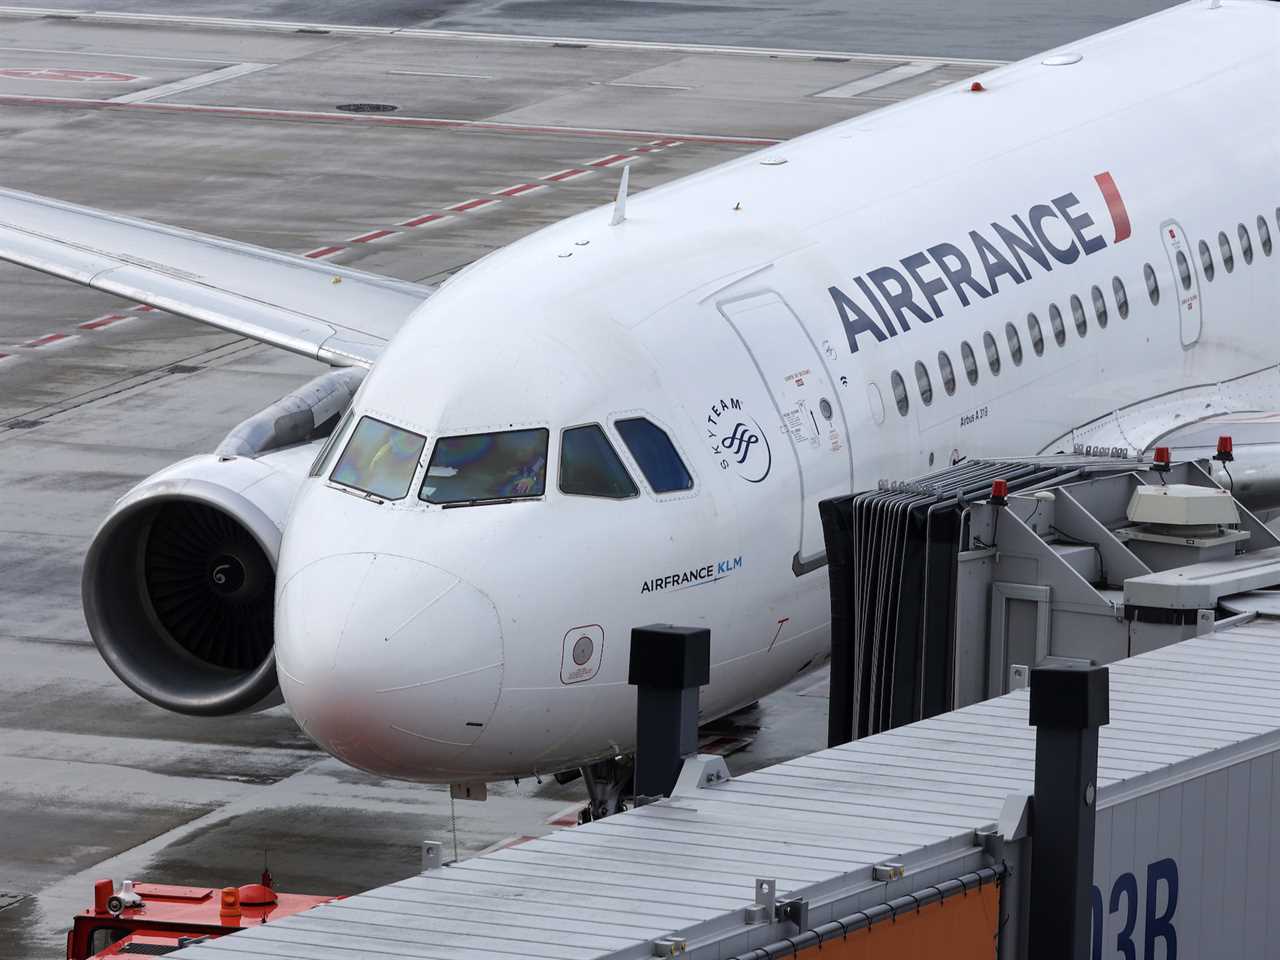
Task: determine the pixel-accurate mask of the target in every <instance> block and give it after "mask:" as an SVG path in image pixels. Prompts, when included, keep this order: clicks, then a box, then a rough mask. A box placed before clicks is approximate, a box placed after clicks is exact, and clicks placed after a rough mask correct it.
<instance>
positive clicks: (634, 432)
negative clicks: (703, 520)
mask: <svg viewBox="0 0 1280 960" xmlns="http://www.w3.org/2000/svg"><path fill="white" fill-rule="evenodd" d="M614 426H615V427H616V428H617V430H618V434H619V435H620V436H621V437H622V442H623V443H625V444H626V445H627V449H628V450H630V451H631V456H633V457H635V458H636V463H638V464H639V465H640V469H641V471H642V472H643V473H644V478H645V479H646V480H648V481H649V486H650V487H652V488H653V492H654V493H674V492H675V491H677V490H689V489H691V488H692V487H693V477H691V476H690V475H689V470H688V468H687V467H685V465H684V461H683V460H681V459H680V454H678V453H676V448H675V446H674V445H673V444H672V443H671V438H670V437H668V436H667V434H666V431H664V430H663V429H662V428H661V427H659V426H658V425H657V424H656V423H653V422H652V421H650V420H646V419H644V417H633V418H631V419H629V420H619V421H617V422H616V423H615V424H614Z"/></svg>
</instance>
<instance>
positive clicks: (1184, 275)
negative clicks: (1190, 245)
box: [1173, 250, 1191, 290]
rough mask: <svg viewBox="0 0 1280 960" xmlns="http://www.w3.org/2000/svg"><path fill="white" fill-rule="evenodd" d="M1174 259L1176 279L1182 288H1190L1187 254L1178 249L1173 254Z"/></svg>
mask: <svg viewBox="0 0 1280 960" xmlns="http://www.w3.org/2000/svg"><path fill="white" fill-rule="evenodd" d="M1173 259H1174V260H1176V261H1177V263H1178V280H1179V281H1180V282H1181V283H1182V289H1183V290H1190V289H1191V264H1189V263H1187V255H1186V254H1185V253H1183V252H1182V251H1181V250H1179V251H1178V252H1177V253H1176V254H1175V255H1174V258H1173Z"/></svg>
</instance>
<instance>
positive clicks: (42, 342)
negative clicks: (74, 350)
mask: <svg viewBox="0 0 1280 960" xmlns="http://www.w3.org/2000/svg"><path fill="white" fill-rule="evenodd" d="M74 339H75V334H73V333H46V334H45V335H44V336H43V337H36V338H35V339H34V340H28V341H27V342H26V343H23V344H19V346H23V347H28V348H30V349H32V350H38V349H39V348H40V347H47V346H49V345H50V344H54V343H61V342H62V341H64V340H74Z"/></svg>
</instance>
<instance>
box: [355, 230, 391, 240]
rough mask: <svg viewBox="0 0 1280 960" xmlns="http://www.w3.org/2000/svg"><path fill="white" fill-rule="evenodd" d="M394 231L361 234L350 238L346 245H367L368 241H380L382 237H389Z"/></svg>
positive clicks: (373, 231) (375, 231)
mask: <svg viewBox="0 0 1280 960" xmlns="http://www.w3.org/2000/svg"><path fill="white" fill-rule="evenodd" d="M395 232H396V231H395V230H372V231H370V232H369V233H362V234H360V236H358V237H352V238H351V239H350V240H348V241H347V243H368V242H369V241H370V240H381V239H382V238H383V237H389V236H391V235H392V234H393V233H395Z"/></svg>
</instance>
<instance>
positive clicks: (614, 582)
mask: <svg viewBox="0 0 1280 960" xmlns="http://www.w3.org/2000/svg"><path fill="white" fill-rule="evenodd" d="M1077 55H1078V58H1077ZM981 86H982V89H981V90H972V89H970V87H969V85H968V84H967V83H966V84H964V85H962V86H957V87H950V88H945V89H941V90H939V91H937V92H935V93H933V94H930V95H928V96H926V97H923V98H920V99H918V100H914V101H911V102H909V103H906V104H903V105H900V106H897V107H893V108H889V109H885V110H881V111H878V112H875V113H873V114H870V115H868V116H865V117H861V118H858V119H855V120H852V121H848V122H846V123H842V124H839V125H837V126H834V127H830V128H827V129H825V130H822V131H819V132H817V133H814V134H811V135H808V136H805V137H802V138H799V139H797V140H795V141H791V142H789V143H785V144H782V145H780V146H778V147H776V148H772V149H769V150H766V151H763V152H762V153H759V154H755V155H752V156H749V157H744V158H742V159H739V160H736V161H733V162H731V163H729V164H726V165H723V166H721V167H718V168H716V169H714V170H710V171H707V172H704V173H700V174H697V175H695V176H692V177H688V178H685V179H683V180H680V181H678V182H675V183H672V184H669V185H667V186H664V187H660V188H658V189H654V190H650V191H648V192H645V193H642V194H639V195H637V196H635V197H632V198H631V199H630V201H629V203H628V205H627V209H626V219H625V220H624V221H623V222H622V223H620V224H617V225H611V224H610V219H611V211H610V210H609V209H608V208H605V209H599V210H593V211H590V212H587V213H584V214H582V215H579V216H576V217H573V218H571V219H569V220H566V221H564V222H562V223H559V224H556V225H554V226H552V227H549V228H547V229H544V230H542V231H539V232H538V233H536V234H533V235H531V236H530V237H528V238H525V239H524V240H521V241H519V242H517V243H515V244H512V245H511V246H509V247H507V248H505V249H503V250H501V251H498V252H496V253H494V254H491V255H490V256H488V257H486V258H485V259H483V260H481V261H480V262H478V263H476V264H474V265H473V266H472V267H470V268H468V269H467V270H465V271H464V272H462V273H461V274H459V275H458V276H456V277H454V278H453V279H451V280H450V281H449V282H448V283H446V284H445V285H444V286H443V287H442V288H441V290H440V291H439V292H438V293H437V294H436V295H435V296H434V297H433V298H432V299H431V300H429V301H428V302H427V303H426V304H425V305H424V306H423V307H422V309H421V310H420V311H419V312H418V313H417V314H416V315H415V316H414V317H413V318H412V319H411V320H410V322H409V323H408V324H407V325H406V326H405V327H404V328H403V330H402V331H401V332H400V333H399V334H398V335H397V337H396V338H395V340H394V341H393V342H392V343H391V345H390V346H389V348H388V350H387V351H386V353H385V354H384V356H383V357H382V358H381V359H380V361H379V362H378V363H377V365H376V366H375V368H374V369H373V370H372V372H371V373H370V375H369V376H368V377H367V379H366V381H365V383H364V386H363V387H362V389H361V391H360V393H359V394H358V395H357V397H356V398H355V401H354V402H353V405H352V415H351V417H350V419H349V420H348V421H346V422H345V423H344V424H343V425H342V426H341V427H339V430H338V432H337V434H336V435H335V443H334V444H333V445H332V449H331V451H330V452H329V454H328V456H327V458H326V459H324V460H322V461H321V463H320V466H321V467H322V468H323V469H321V470H320V471H319V475H318V476H316V477H313V478H312V479H309V480H308V481H306V482H305V483H304V485H303V488H302V490H301V492H300V493H299V495H298V497H297V499H296V501H295V503H294V506H293V509H292V513H291V515H290V518H289V521H288V524H287V527H286V532H285V537H284V544H283V548H282V554H281V558H280V566H279V575H278V588H277V626H276V657H277V665H278V669H279V673H280V680H281V685H282V689H283V692H284V694H285V697H286V700H287V701H288V702H289V704H290V706H291V707H292V708H293V710H294V713H295V715H296V716H297V717H298V719H299V722H300V723H301V724H302V726H303V728H304V729H305V730H306V731H307V732H308V733H309V734H310V735H311V736H312V737H314V738H315V739H316V740H317V741H318V742H320V743H321V744H322V745H323V746H325V747H326V749H329V750H330V751H331V752H333V753H334V754H335V755H337V756H339V757H340V758H342V759H344V760H346V761H348V762H350V763H352V764H354V765H356V766H360V767H363V768H366V769H370V770H374V771H376V772H379V773H383V774H387V775H391V776H398V777H403V778H406V779H418V780H439V781H448V780H464V779H495V778H498V777H503V776H522V775H528V774H532V773H538V772H543V773H545V772H554V771H558V770H562V769H566V768H569V767H573V766H577V765H580V764H582V763H583V762H586V761H588V760H591V759H596V758H600V757H604V756H610V755H613V754H617V753H620V752H624V751H627V750H628V749H630V748H631V746H632V745H633V743H634V699H633V695H632V692H631V688H629V687H628V685H627V682H626V680H627V667H628V660H629V656H630V631H631V628H633V627H635V626H641V625H644V624H648V623H653V622H665V623H677V624H682V625H705V626H708V627H710V629H711V634H712V661H713V663H712V671H711V683H710V685H709V686H708V687H706V688H704V689H703V691H702V699H701V705H702V711H703V713H704V715H705V716H708V717H710V716H715V715H720V714H724V713H726V712H728V711H730V710H733V709H736V708H737V707H740V706H742V705H744V704H747V703H750V702H751V701H753V700H755V699H757V698H759V697H760V696H762V695H764V694H766V693H768V692H769V691H771V690H773V689H776V688H777V687H778V686H780V685H782V684H783V683H785V682H787V681H788V680H789V679H791V678H793V677H794V676H796V675H797V674H798V673H801V672H803V671H804V670H806V669H808V668H811V667H813V666H814V665H816V664H818V663H820V662H822V659H823V658H824V657H825V655H826V653H827V651H828V648H829V642H830V630H829V609H828V586H827V574H826V569H825V567H824V565H823V562H824V549H823V542H822V531H821V525H820V523H819V520H818V512H817V503H818V502H819V501H820V500H822V499H824V498H826V497H830V496H835V495H839V494H842V493H847V492H849V491H851V490H857V489H865V488H867V487H872V486H874V485H875V484H876V483H877V482H878V481H879V480H881V479H904V478H906V477H909V476H913V475H918V474H921V473H925V472H928V471H929V470H930V469H937V468H941V467H942V466H945V465H947V464H949V463H951V462H954V461H955V460H957V459H958V458H961V457H973V456H994V455H1026V454H1032V453H1037V452H1040V451H1041V450H1042V448H1044V447H1045V445H1046V444H1048V443H1049V442H1050V441H1051V440H1052V439H1053V438H1055V437H1057V436H1059V435H1061V434H1063V433H1064V432H1066V431H1068V430H1069V429H1070V428H1071V427H1073V426H1074V425H1077V424H1080V423H1083V422H1085V421H1088V420H1091V419H1093V418H1095V417H1097V416H1100V415H1102V414H1105V413H1106V412H1108V411H1110V410H1113V409H1116V408H1118V407H1120V406H1124V405H1126V404H1129V403H1133V402H1136V401H1138V400H1141V399H1143V398H1147V397H1151V396H1155V395H1158V394H1161V393H1164V392H1167V391H1170V390H1174V389H1179V388H1182V387H1185V386H1188V385H1190V384H1199V383H1213V382H1217V381H1221V380H1225V379H1229V378H1231V377H1235V376H1239V375H1241V374H1244V373H1248V372H1250V371H1253V370H1258V369H1260V368H1262V367H1265V366H1267V365H1269V364H1274V363H1276V362H1277V360H1278V359H1280V349H1278V348H1277V346H1276V341H1275V339H1274V337H1273V335H1272V326H1273V324H1274V318H1275V310H1276V305H1277V304H1280V250H1276V249H1274V247H1275V245H1277V244H1280V236H1278V234H1280V224H1278V223H1277V215H1278V213H1280V211H1278V210H1277V205H1278V204H1280V174H1278V173H1277V171H1280V124H1278V123H1277V120H1276V118H1277V116H1280V94H1277V90H1278V89H1280V4H1275V3H1269V2H1263V0H1227V2H1225V3H1223V4H1222V5H1221V6H1220V7H1213V8H1211V7H1210V5H1209V4H1207V3H1203V2H1196V3H1192V4H1187V5H1185V6H1183V7H1179V8H1176V9H1174V10H1172V11H1169V12H1166V13H1164V14H1160V15H1157V16H1154V17H1150V18H1147V19H1145V20H1142V21H1138V22H1136V23H1134V24H1130V25H1128V26H1125V27H1122V28H1119V29H1116V30H1113V31H1110V32H1108V33H1106V34H1102V35H1100V36H1098V37H1094V38H1091V39H1089V40H1085V41H1081V42H1080V43H1078V44H1073V45H1071V46H1069V47H1067V48H1064V49H1063V50H1061V51H1056V52H1055V54H1054V55H1042V56H1039V57H1035V58H1032V59H1031V60H1028V61H1025V62H1023V63H1020V64H1014V65H1011V66H1009V67H1005V68H1001V69H998V70H995V71H993V72H991V73H989V74H986V75H984V76H983V77H982V78H981ZM1219 234H1222V238H1221V239H1220V237H1219ZM1202 240H1203V241H1204V242H1205V244H1206V250H1207V253H1208V257H1209V259H1208V260H1207V261H1206V260H1205V259H1203V254H1202V252H1201V250H1200V242H1201V241H1202ZM1224 243H1225V245H1226V246H1225V247H1224V246H1223V244H1224ZM1246 245H1247V250H1248V252H1247V253H1246ZM1228 250H1229V252H1230V259H1231V261H1232V265H1231V267H1230V268H1228V266H1227V265H1226V263H1225V260H1226V257H1225V253H1226V252H1227V251H1228ZM1180 252H1181V253H1182V255H1183V256H1184V257H1185V258H1186V260H1185V263H1186V269H1185V271H1184V270H1183V267H1182V261H1181V260H1180V258H1179V253H1180ZM1207 264H1211V265H1212V266H1211V268H1210V266H1208V265H1207ZM1210 269H1212V270H1213V273H1214V276H1213V278H1212V279H1210V278H1209V270H1210ZM1148 276H1151V277H1153V278H1154V286H1155V287H1156V289H1157V291H1158V292H1157V293H1156V294H1155V295H1153V294H1151V293H1149V279H1148ZM1029 315H1031V316H1033V317H1034V319H1031V317H1029ZM1055 318H1057V319H1055ZM1037 331H1038V332H1037ZM970 352H971V354H970ZM899 378H901V380H899ZM362 418H370V419H371V420H374V421H377V422H379V423H382V424H387V425H390V427H392V428H395V429H396V430H398V431H401V432H402V433H401V434H399V436H401V437H402V438H408V439H407V440H404V441H403V442H404V443H406V444H407V446H406V447H405V449H404V450H403V451H401V452H402V453H403V454H404V457H405V459H406V462H409V461H411V463H410V464H409V466H407V467H405V469H406V470H409V471H410V472H411V477H410V479H408V480H407V481H406V483H405V484H404V486H403V490H404V492H403V494H402V495H399V496H393V495H391V494H399V493H400V488H399V487H397V488H396V489H395V490H393V491H391V492H390V493H388V492H387V491H385V490H384V491H382V492H381V493H380V494H377V495H374V494H369V493H368V492H367V491H364V492H362V491H361V490H360V489H359V488H357V487H353V486H352V485H351V484H350V483H344V482H341V481H340V480H335V477H336V476H337V474H336V473H335V472H334V471H335V469H336V468H335V463H336V464H339V466H340V465H341V460H340V457H341V456H343V451H344V449H345V448H346V446H347V445H348V444H349V443H350V438H351V436H352V433H353V431H355V430H356V429H357V428H358V425H359V423H360V422H361V419H362ZM637 423H640V425H641V426H640V427H637V426H636V424H637ZM620 425H621V426H620ZM589 427H598V428H599V429H598V431H596V430H579V428H589ZM641 428H642V431H643V432H642V435H639V434H637V432H636V431H638V430H641ZM655 428H656V430H657V431H658V432H659V433H661V434H664V435H665V437H666V438H667V440H668V441H669V449H667V448H666V447H665V446H664V445H663V443H662V441H661V439H660V438H658V439H656V440H655V439H654V437H656V434H655V433H654V429H655ZM574 430H579V432H577V433H573V434H572V436H567V434H566V431H574ZM540 431H545V434H542V433H540ZM498 434H509V435H515V434H518V436H517V437H516V438H515V440H512V441H511V442H512V443H516V442H517V441H518V443H519V444H521V445H522V446H520V451H521V452H520V456H522V457H523V458H524V460H523V461H522V463H521V468H522V470H523V471H524V473H523V474H522V475H521V477H520V478H517V479H516V480H515V481H514V482H513V483H512V484H511V485H510V487H509V488H504V489H505V492H504V493H502V495H498V494H493V495H490V496H484V497H478V498H476V499H475V500H470V501H456V500H455V501H454V502H451V503H445V502H439V498H438V496H437V495H436V494H433V493H432V491H436V490H437V489H446V490H447V489H448V486H447V485H448V484H449V483H453V482H456V481H455V477H456V476H457V475H458V470H459V469H461V470H463V471H464V472H465V470H467V469H470V467H469V465H467V464H465V463H464V461H461V460H458V461H450V462H451V463H452V462H457V463H464V466H462V467H460V468H459V467H453V466H450V467H445V466H441V464H443V463H444V461H443V460H439V459H436V460H433V459H432V458H433V456H435V451H437V450H438V449H445V448H447V449H449V450H454V451H455V454H456V451H457V450H459V449H463V448H465V447H466V446H467V444H468V443H469V442H470V441H468V440H466V439H465V438H483V443H482V444H481V445H483V444H489V446H486V447H485V450H489V449H490V448H491V447H492V445H493V443H494V442H497V443H498V445H499V446H501V444H502V443H505V442H506V440H502V439H499V440H497V441H494V438H495V437H497V435H498ZM601 436H603V438H604V439H605V440H606V441H607V445H608V447H609V448H611V449H612V450H613V451H614V452H615V453H616V457H617V459H618V461H619V462H620V463H621V465H622V468H623V470H624V473H625V477H626V479H627V480H629V481H630V484H631V485H630V486H628V485H627V483H626V482H625V481H624V480H623V479H622V477H621V475H619V476H615V478H614V479H615V481H616V482H615V483H614V486H612V487H606V486H603V485H601V486H597V487H593V486H591V484H592V483H596V484H603V481H600V480H599V477H598V476H594V475H593V479H591V480H590V481H589V482H588V483H587V484H586V487H585V488H584V487H583V486H582V484H581V482H580V481H579V480H577V479H574V480H573V481H572V482H567V481H566V473H565V470H566V469H567V467H566V464H565V463H562V459H565V458H566V457H568V458H569V459H573V458H576V457H577V456H578V453H577V451H578V450H580V449H582V448H581V447H579V446H577V444H580V443H582V442H584V438H585V439H589V440H590V441H591V443H594V444H596V445H597V447H598V445H599V440H600V437H601ZM413 438H419V439H420V440H421V444H420V445H418V444H417V441H416V440H414V439H413ZM456 438H464V439H463V440H457V439H456ZM646 438H647V439H646ZM442 439H443V440H444V441H446V443H445V447H441V448H438V446H437V444H438V441H441V440H442ZM397 442H400V441H397ZM477 443H480V441H477ZM541 444H545V446H540V445H541ZM655 444H656V446H655ZM451 445H452V446H451ZM474 445H475V444H473V446H474ZM566 449H568V451H569V453H568V454H566V453H565V451H566ZM591 449H593V450H595V449H597V448H596V447H593V448H591ZM655 450H656V451H657V452H655ZM672 451H674V454H675V456H676V458H677V464H675V465H673V464H670V463H668V464H666V466H665V468H664V469H665V473H664V472H663V469H659V468H658V467H655V466H654V463H655V460H654V458H655V457H656V458H657V459H658V460H659V461H660V460H661V458H662V456H666V457H668V458H669V457H670V454H671V452H672ZM486 455H487V454H486ZM477 456H480V454H477ZM575 462H576V461H575ZM610 462H612V461H610ZM433 464H435V466H434V467H433ZM573 465H574V464H573V463H570V464H568V466H573ZM660 466H661V465H660ZM679 468H683V470H684V472H685V476H687V480H688V483H687V484H686V483H684V482H683V479H682V475H680V473H679ZM539 470H541V471H542V480H541V481H539V480H538V479H537V476H536V474H537V473H538V471H539ZM673 470H674V471H675V478H674V480H673V479H672V471H673ZM450 471H453V472H452V473H451V472H450ZM655 471H656V472H655ZM441 478H443V479H441ZM442 484H443V486H442ZM584 489H586V490H588V491H589V492H583V490H584ZM433 497H436V500H437V502H432V500H433Z"/></svg>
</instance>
